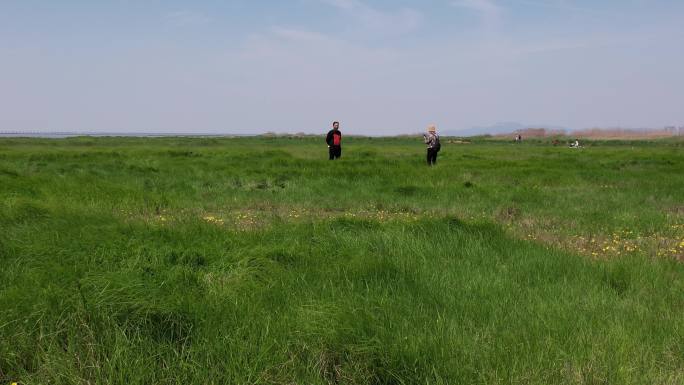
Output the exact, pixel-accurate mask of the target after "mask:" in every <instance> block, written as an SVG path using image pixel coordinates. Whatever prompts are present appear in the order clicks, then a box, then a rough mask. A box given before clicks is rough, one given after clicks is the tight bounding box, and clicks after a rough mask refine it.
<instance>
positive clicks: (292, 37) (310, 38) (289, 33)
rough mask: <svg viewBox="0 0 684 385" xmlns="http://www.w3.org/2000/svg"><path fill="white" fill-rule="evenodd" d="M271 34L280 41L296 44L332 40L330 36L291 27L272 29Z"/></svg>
mask: <svg viewBox="0 0 684 385" xmlns="http://www.w3.org/2000/svg"><path fill="white" fill-rule="evenodd" d="M273 33H274V34H275V35H276V36H277V37H279V38H282V39H285V40H289V41H296V42H320V41H323V42H324V41H331V40H333V39H332V38H331V37H330V36H328V35H325V34H322V33H318V32H313V31H308V30H304V29H299V28H293V27H273Z"/></svg>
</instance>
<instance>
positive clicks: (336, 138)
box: [325, 122, 342, 160]
mask: <svg viewBox="0 0 684 385" xmlns="http://www.w3.org/2000/svg"><path fill="white" fill-rule="evenodd" d="M325 142H326V143H328V153H329V155H330V158H329V159H330V160H335V159H337V158H339V157H341V156H342V132H340V122H333V128H332V130H330V131H328V135H327V136H326V137H325Z"/></svg>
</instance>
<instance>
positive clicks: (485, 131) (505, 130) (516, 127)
mask: <svg viewBox="0 0 684 385" xmlns="http://www.w3.org/2000/svg"><path fill="white" fill-rule="evenodd" d="M537 127H539V128H541V127H543V128H546V129H548V130H554V131H557V130H563V131H565V130H567V129H566V128H564V127H560V126H554V125H544V124H522V123H518V122H501V123H496V124H494V125H491V126H476V127H472V128H467V129H463V130H446V131H442V132H441V135H442V136H477V135H504V134H512V133H514V132H517V131H523V130H527V129H530V128H537Z"/></svg>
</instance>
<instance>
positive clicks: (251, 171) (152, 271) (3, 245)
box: [0, 138, 684, 384]
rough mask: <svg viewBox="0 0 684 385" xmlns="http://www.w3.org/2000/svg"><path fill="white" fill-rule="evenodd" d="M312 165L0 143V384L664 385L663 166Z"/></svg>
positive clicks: (669, 311) (679, 353)
mask: <svg viewBox="0 0 684 385" xmlns="http://www.w3.org/2000/svg"><path fill="white" fill-rule="evenodd" d="M320 144H321V143H319V142H318V141H313V140H309V139H301V140H296V139H287V138H274V139H254V138H244V139H231V140H227V139H199V138H198V139H128V138H118V139H107V138H103V139H90V138H75V139H70V140H24V139H15V140H2V141H0V199H1V201H0V202H2V205H1V206H0V230H1V231H0V266H2V268H0V282H2V284H1V285H0V309H3V312H2V314H3V315H2V317H1V318H0V382H10V381H20V382H22V383H25V384H95V383H99V384H119V383H120V384H124V383H125V384H136V383H139V384H151V383H155V384H156V383H161V384H181V383H182V384H187V383H208V384H225V383H234V384H332V383H339V384H413V383H428V384H511V383H524V384H550V383H553V384H641V383H659V384H678V383H682V382H684V351H683V348H682V347H684V341H683V340H682V338H683V335H684V334H683V332H684V317H682V315H683V314H682V305H683V304H684V303H683V302H682V298H684V280H683V278H684V267H683V266H682V265H681V264H680V263H679V262H678V261H677V260H676V258H675V257H673V256H672V255H669V254H668V255H667V256H660V257H659V256H657V255H655V254H654V253H653V252H652V250H650V249H647V248H640V249H638V250H635V251H634V252H631V253H626V254H623V255H620V256H615V255H612V256H609V255H601V256H599V257H594V258H592V257H591V256H588V255H583V254H582V253H581V252H580V251H579V250H577V251H575V250H572V249H571V248H567V247H560V246H559V245H556V244H554V243H553V242H549V241H548V240H547V239H538V240H530V239H524V238H526V237H524V235H525V233H526V232H528V231H533V230H534V231H538V234H542V233H543V234H552V235H553V236H555V237H557V238H553V239H566V238H569V237H573V236H577V235H586V234H591V235H595V236H597V237H598V236H601V235H608V234H612V233H613V232H615V231H618V230H620V231H622V230H625V229H629V231H632V232H633V237H634V239H637V238H638V237H653V236H655V235H657V236H659V237H660V238H654V239H660V240H661V242H670V241H673V240H676V241H678V240H680V239H682V240H684V239H683V238H684V226H681V227H678V226H680V225H683V224H684V208H682V207H684V204H683V202H682V198H681V191H684V175H682V173H681V170H682V169H684V168H683V167H682V166H683V165H684V154H683V153H682V151H681V147H678V142H664V143H660V144H658V143H656V144H653V143H633V144H632V145H630V146H624V145H621V144H617V145H608V144H601V145H597V146H594V147H591V148H585V149H583V150H581V151H576V150H570V149H566V148H553V147H548V146H546V145H544V144H542V143H528V144H525V145H519V146H513V145H508V144H502V143H489V142H480V143H478V142H476V143H474V144H471V145H463V146H456V145H446V146H445V147H444V151H443V153H442V154H441V156H440V159H439V163H438V166H437V167H435V168H432V169H428V168H427V167H426V166H424V164H423V150H422V147H421V146H420V144H419V143H418V144H415V143H413V142H411V141H409V140H408V139H352V140H351V141H350V142H349V144H348V146H347V147H346V148H345V152H344V155H343V156H344V157H343V159H342V160H340V161H336V162H329V161H327V160H325V155H326V154H325V150H326V149H325V148H324V146H323V148H321V147H322V146H320ZM605 186H608V187H605ZM680 208H682V209H681V210H680ZM668 245H669V243H668ZM683 248H684V246H683ZM675 250H678V249H675ZM673 255H678V254H676V253H674V254H673Z"/></svg>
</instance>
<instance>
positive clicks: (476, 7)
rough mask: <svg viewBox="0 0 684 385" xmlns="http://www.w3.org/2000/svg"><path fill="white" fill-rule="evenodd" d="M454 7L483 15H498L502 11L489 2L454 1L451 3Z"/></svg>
mask: <svg viewBox="0 0 684 385" xmlns="http://www.w3.org/2000/svg"><path fill="white" fill-rule="evenodd" d="M451 5H453V6H455V7H461V8H468V9H470V10H473V11H477V12H481V13H483V14H489V15H492V14H499V13H500V12H501V10H502V8H501V6H499V5H498V4H496V3H494V2H493V1H491V0H455V1H452V2H451Z"/></svg>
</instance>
